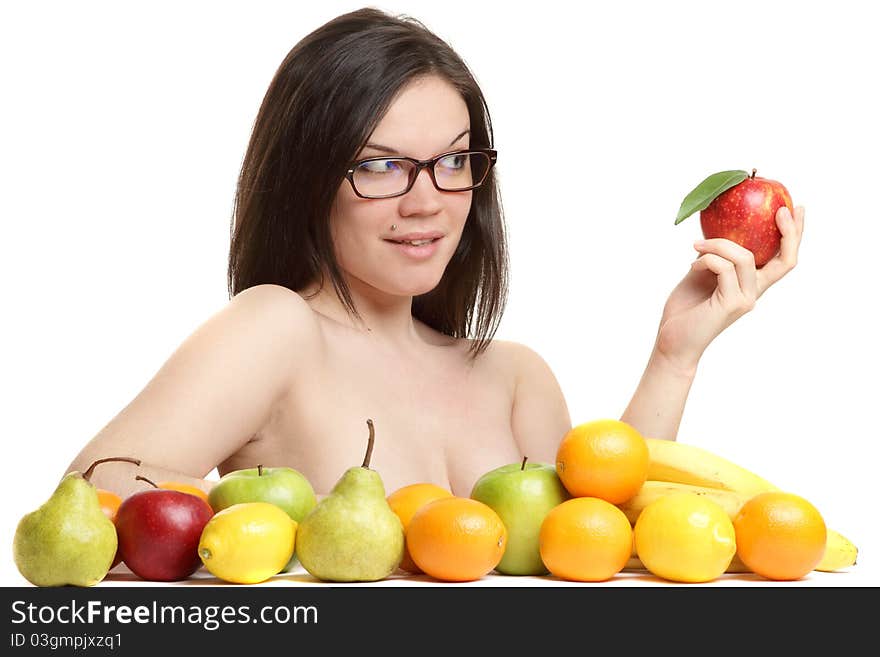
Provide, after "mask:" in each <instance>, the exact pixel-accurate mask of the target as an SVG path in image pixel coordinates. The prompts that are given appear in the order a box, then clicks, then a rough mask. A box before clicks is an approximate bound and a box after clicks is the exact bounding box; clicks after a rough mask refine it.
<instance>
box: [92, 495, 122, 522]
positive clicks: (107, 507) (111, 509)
mask: <svg viewBox="0 0 880 657" xmlns="http://www.w3.org/2000/svg"><path fill="white" fill-rule="evenodd" d="M96 490H97V491H98V504H100V505H101V511H103V512H104V515H105V516H107V517H108V518H109V519H110V520H114V519H115V518H116V512H117V511H118V510H119V505H120V504H122V498H121V497H119V495H117V494H116V493H114V492H113V491H109V490H106V489H104V488H98V489H96Z"/></svg>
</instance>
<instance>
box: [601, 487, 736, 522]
mask: <svg viewBox="0 0 880 657" xmlns="http://www.w3.org/2000/svg"><path fill="white" fill-rule="evenodd" d="M682 492H687V493H694V494H696V495H700V496H701V497H706V498H708V499H710V500H712V501H713V502H717V503H718V504H719V505H720V506H721V507H722V508H723V509H724V510H725V511H727V515H729V516H730V518H731V519H733V517H734V516H736V514H737V513H739V510H740V508H741V507H742V505H743V504H745V503H746V501H747V500H748V499H749V496H748V495H743V494H742V493H737V492H734V491H731V490H723V489H721V488H710V487H708V486H696V485H694V484H682V483H677V482H674V481H652V480H648V481H646V482H645V483H644V484H642V487H641V488H640V489H639V492H637V493H636V494H635V495H634V496H633V497H631V498H630V499H628V500H627V501H626V502H623V503H621V504H618V505H617V507H618V508H619V509H620V510H621V511H623V512H624V513H625V514H626V517H627V518H628V519H629V521H630V524H632V525H635V523H636V520H637V519H638V517H639V514H640V513H641V512H642V509H644V508H645V507H646V506H648V505H649V504H650V503H651V502H653V501H655V500H659V499H660V498H661V497H665V496H667V495H671V494H672V493H682Z"/></svg>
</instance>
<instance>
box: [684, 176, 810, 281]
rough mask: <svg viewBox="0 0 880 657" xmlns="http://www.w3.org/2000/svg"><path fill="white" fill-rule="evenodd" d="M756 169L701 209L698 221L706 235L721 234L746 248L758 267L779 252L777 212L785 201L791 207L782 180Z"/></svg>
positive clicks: (790, 210)
mask: <svg viewBox="0 0 880 657" xmlns="http://www.w3.org/2000/svg"><path fill="white" fill-rule="evenodd" d="M755 173H756V169H752V175H751V176H749V177H747V178H746V179H745V180H743V181H742V182H741V183H739V184H736V185H734V186H733V187H731V188H730V189H728V190H726V191H724V192H722V193H721V194H719V195H718V196H717V197H715V199H714V200H713V201H712V202H711V203H709V205H708V206H707V207H706V208H704V209H703V210H701V211H700V225H701V226H702V229H703V237H705V238H706V239H712V238H715V237H724V238H727V239H729V240H731V241H733V242H736V243H737V244H740V245H741V246H744V247H745V248H747V249H748V250H749V251H751V252H752V253H753V254H754V256H755V266H756V267H758V268H760V267H763V266H764V265H765V264H767V262H768V261H770V259H771V258H773V256H775V255H776V254H777V253H778V252H779V244H780V241H781V239H782V234H781V233H780V232H779V228H778V227H777V225H776V212H777V211H778V210H779V208H781V207H782V206H783V205H784V206H786V207H787V208H788V211H789V212H791V213H794V207H793V206H792V203H791V195H790V194H789V193H788V190H787V189H786V188H785V186H784V185H783V184H782V183H780V182H778V181H776V180H770V179H768V178H761V177H758V176H756V175H755Z"/></svg>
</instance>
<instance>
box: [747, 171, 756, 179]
mask: <svg viewBox="0 0 880 657" xmlns="http://www.w3.org/2000/svg"><path fill="white" fill-rule="evenodd" d="M756 173H758V170H757V169H752V175H751V176H749V178H752V179H754V177H755V174H756Z"/></svg>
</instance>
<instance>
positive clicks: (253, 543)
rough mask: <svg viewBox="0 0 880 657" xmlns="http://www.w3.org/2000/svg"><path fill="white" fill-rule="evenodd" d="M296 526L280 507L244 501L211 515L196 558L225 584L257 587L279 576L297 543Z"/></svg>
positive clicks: (203, 532) (266, 503)
mask: <svg viewBox="0 0 880 657" xmlns="http://www.w3.org/2000/svg"><path fill="white" fill-rule="evenodd" d="M296 527H297V523H296V521H295V520H293V519H292V518H291V517H290V516H289V515H287V512H286V511H284V510H283V509H281V507H278V506H275V505H274V504H270V503H268V502H243V503H241V504H233V505H232V506H229V507H226V508H225V509H223V510H222V511H219V512H217V513H215V514H214V516H213V517H212V518H211V519H210V520H209V521H208V523H207V524H206V525H205V527H204V529H203V530H202V535H201V538H200V539H199V557H200V558H201V560H202V563H203V564H205V568H207V569H208V571H209V572H210V573H211V574H212V575H214V577H218V578H220V579H222V580H224V581H226V582H232V583H235V584H256V583H257V582H262V581H264V580H267V579H269V578H270V577H272V576H273V575H277V574H278V573H280V572H281V571H282V570H283V569H284V567H285V566H287V563H288V562H289V561H290V558H291V557H292V556H293V550H294V546H295V542H296Z"/></svg>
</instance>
